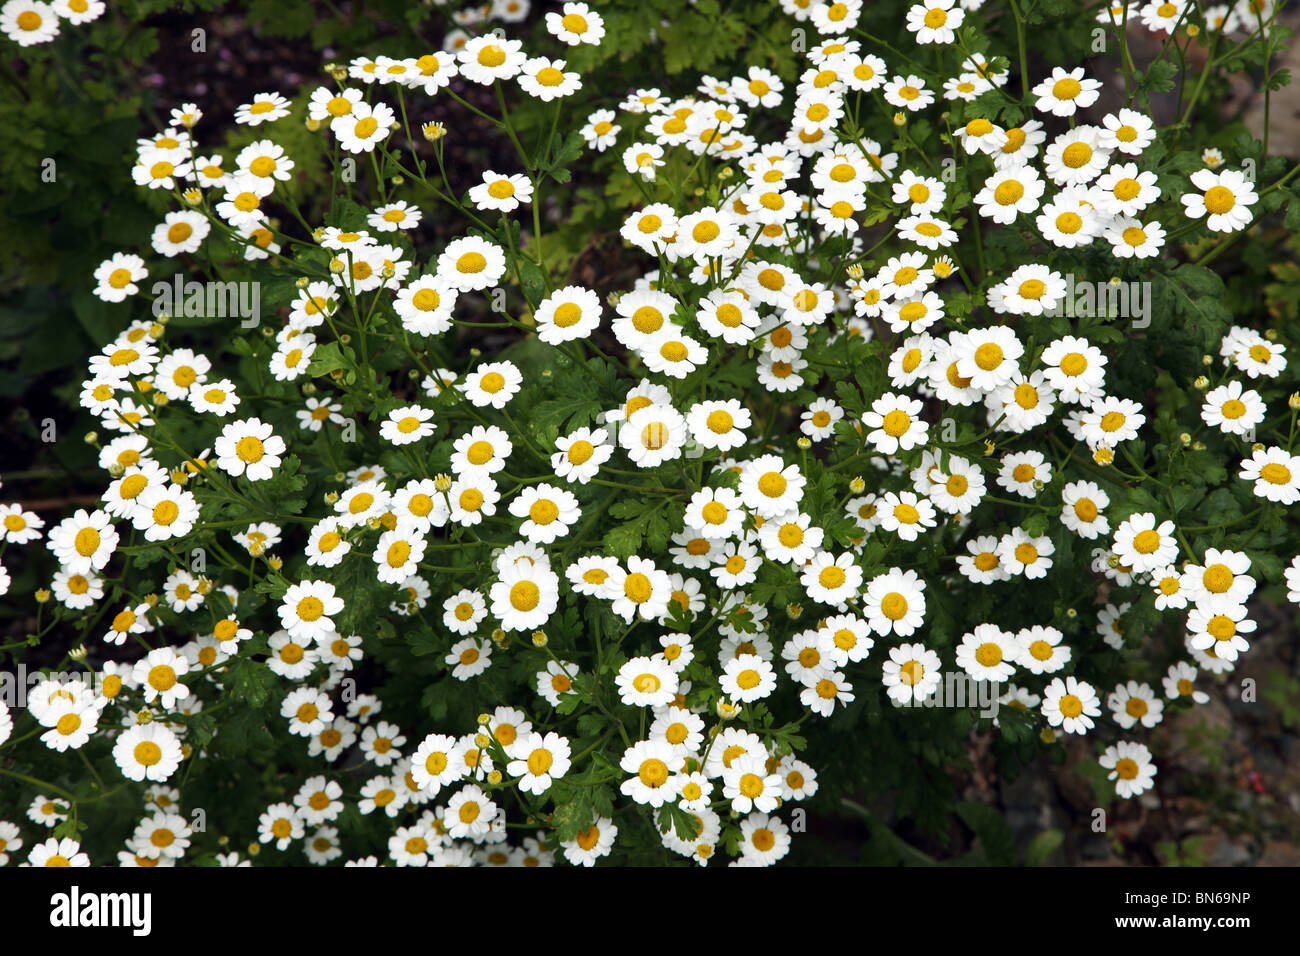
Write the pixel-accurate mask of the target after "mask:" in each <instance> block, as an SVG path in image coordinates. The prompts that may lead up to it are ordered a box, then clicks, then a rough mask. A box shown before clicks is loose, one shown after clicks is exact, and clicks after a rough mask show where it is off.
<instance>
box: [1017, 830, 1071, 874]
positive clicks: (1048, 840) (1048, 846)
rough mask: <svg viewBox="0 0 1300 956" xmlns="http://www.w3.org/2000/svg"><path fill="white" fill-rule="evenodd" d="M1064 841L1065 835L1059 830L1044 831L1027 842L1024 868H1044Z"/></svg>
mask: <svg viewBox="0 0 1300 956" xmlns="http://www.w3.org/2000/svg"><path fill="white" fill-rule="evenodd" d="M1064 840H1065V834H1064V833H1062V832H1061V831H1060V830H1044V831H1043V832H1042V833H1040V834H1038V835H1037V836H1035V837H1034V838H1033V840H1031V841H1030V842H1029V847H1028V848H1027V849H1026V850H1025V866H1046V865H1047V861H1048V860H1049V859H1050V858H1051V856H1052V854H1053V853H1055V852H1056V851H1057V849H1058V848H1059V847H1060V845H1061V844H1062V843H1063V842H1064Z"/></svg>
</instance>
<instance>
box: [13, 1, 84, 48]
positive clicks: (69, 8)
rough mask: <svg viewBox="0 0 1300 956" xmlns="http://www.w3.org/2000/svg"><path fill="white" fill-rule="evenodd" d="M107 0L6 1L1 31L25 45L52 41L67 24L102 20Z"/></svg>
mask: <svg viewBox="0 0 1300 956" xmlns="http://www.w3.org/2000/svg"><path fill="white" fill-rule="evenodd" d="M105 9H106V7H105V4H104V0H54V2H53V3H46V2H45V0H6V2H5V3H4V5H3V6H0V33H3V34H4V35H5V36H7V37H8V38H9V39H10V40H13V41H14V42H15V43H17V44H18V45H19V46H21V47H28V46H37V45H39V44H42V43H49V42H50V41H51V40H53V39H54V38H55V37H57V36H58V35H59V31H60V29H62V27H63V26H64V24H65V23H66V24H67V25H68V26H74V27H79V26H81V25H82V24H85V23H90V22H91V21H93V20H98V19H99V18H100V17H102V16H103V15H104V10H105Z"/></svg>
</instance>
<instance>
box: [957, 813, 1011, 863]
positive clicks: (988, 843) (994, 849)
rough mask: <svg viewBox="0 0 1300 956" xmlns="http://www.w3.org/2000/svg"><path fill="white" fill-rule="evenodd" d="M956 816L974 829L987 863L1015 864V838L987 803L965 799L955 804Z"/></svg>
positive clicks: (1000, 815)
mask: <svg viewBox="0 0 1300 956" xmlns="http://www.w3.org/2000/svg"><path fill="white" fill-rule="evenodd" d="M957 816H959V817H961V819H962V822H963V823H965V824H966V825H967V826H968V827H970V828H971V829H972V830H973V831H975V835H976V836H977V837H979V839H980V843H981V844H982V845H983V847H984V853H985V855H986V856H987V857H988V861H989V863H991V864H992V865H993V866H1014V865H1015V862H1016V844H1015V840H1014V839H1013V838H1012V836H1011V827H1009V826H1008V825H1007V821H1006V820H1005V819H1004V818H1003V816H1002V814H1001V813H999V812H998V811H997V810H996V809H994V808H993V807H991V806H989V805H987V804H984V803H971V802H969V801H967V802H963V803H959V804H957Z"/></svg>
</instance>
